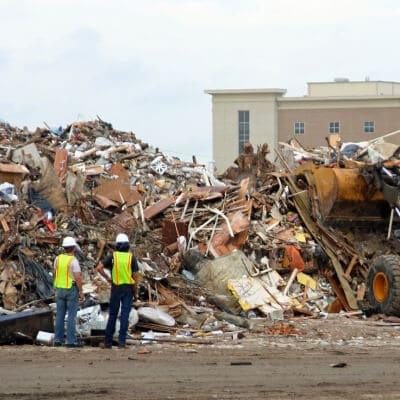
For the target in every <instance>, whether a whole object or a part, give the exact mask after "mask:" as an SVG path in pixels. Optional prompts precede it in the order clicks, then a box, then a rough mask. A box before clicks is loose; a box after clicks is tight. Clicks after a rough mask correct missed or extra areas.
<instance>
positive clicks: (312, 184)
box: [297, 165, 388, 220]
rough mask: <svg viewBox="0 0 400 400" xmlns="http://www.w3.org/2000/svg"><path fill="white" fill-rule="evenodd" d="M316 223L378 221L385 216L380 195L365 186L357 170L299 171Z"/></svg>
mask: <svg viewBox="0 0 400 400" xmlns="http://www.w3.org/2000/svg"><path fill="white" fill-rule="evenodd" d="M297 174H300V175H304V176H305V178H306V181H307V183H308V185H309V189H310V192H311V193H310V194H311V196H312V205H313V213H314V214H315V215H314V216H315V217H316V218H318V219H322V220H325V219H335V220H379V219H382V218H385V217H386V216H387V214H388V205H387V203H386V201H385V200H384V198H383V194H382V192H380V191H377V190H376V189H375V187H374V185H373V184H369V183H367V181H366V180H365V178H364V176H363V175H362V174H361V172H360V170H359V169H358V168H330V167H324V166H321V167H318V166H315V165H312V166H311V165H309V166H306V167H300V168H299V170H298V171H297Z"/></svg>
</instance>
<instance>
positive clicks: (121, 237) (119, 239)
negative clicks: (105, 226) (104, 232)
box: [115, 233, 129, 243]
mask: <svg viewBox="0 0 400 400" xmlns="http://www.w3.org/2000/svg"><path fill="white" fill-rule="evenodd" d="M115 243H129V238H128V236H127V235H125V233H118V235H117V238H116V239H115Z"/></svg>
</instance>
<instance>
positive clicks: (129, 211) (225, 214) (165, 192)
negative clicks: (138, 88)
mask: <svg viewBox="0 0 400 400" xmlns="http://www.w3.org/2000/svg"><path fill="white" fill-rule="evenodd" d="M333 139H334V138H330V140H331V142H332V143H328V147H326V148H324V149H304V148H302V147H301V145H300V144H299V143H297V142H293V143H289V144H288V143H285V144H280V147H279V149H277V150H276V151H277V154H278V162H277V163H276V164H272V163H271V162H269V161H268V159H267V155H268V153H269V150H268V147H267V145H263V146H259V147H258V148H257V150H254V149H253V147H252V146H251V145H250V144H247V145H246V146H245V152H244V153H243V154H242V155H240V156H239V157H238V159H237V160H235V163H234V165H233V166H232V167H230V168H229V169H228V170H227V171H226V172H225V173H223V174H222V175H221V176H219V177H215V176H214V175H213V173H212V171H209V170H208V169H207V168H206V167H205V166H204V165H201V164H199V163H197V162H196V159H195V157H194V159H193V162H183V161H181V160H179V159H177V158H175V157H170V156H167V155H165V154H163V153H162V152H161V151H160V150H159V149H157V148H154V147H152V146H150V145H148V144H146V143H144V142H142V141H141V140H139V139H138V138H137V137H136V135H135V134H134V133H132V132H122V131H119V130H116V129H114V128H113V127H112V125H111V124H109V123H107V122H104V121H102V120H101V119H100V118H98V119H97V120H95V121H88V122H75V123H72V124H71V125H69V126H67V127H66V128H64V129H63V128H61V129H50V128H45V129H43V128H37V129H36V131H34V132H30V131H28V130H27V129H18V128H14V127H12V126H10V125H8V124H5V123H0V259H1V264H0V307H1V308H0V315H1V314H2V315H3V316H0V331H1V330H2V329H3V327H5V326H8V327H9V326H12V323H11V322H10V321H12V320H13V319H15V320H16V321H17V320H18V319H20V318H21V316H23V315H26V316H28V315H29V318H28V320H27V321H32V320H35V313H38V314H37V315H39V316H41V318H42V314H40V313H41V312H42V310H53V311H54V310H55V307H54V291H53V286H52V280H53V279H52V263H53V260H54V258H55V257H56V255H57V254H59V253H60V251H61V248H60V243H61V239H62V237H64V236H66V235H72V236H74V237H76V238H77V241H78V244H79V247H80V248H79V251H78V258H79V261H80V263H81V265H82V268H83V277H84V293H85V296H86V299H85V301H84V303H83V304H81V310H80V311H79V313H78V333H79V335H80V337H81V338H82V340H85V341H86V342H87V343H91V344H96V343H99V342H100V341H101V338H102V335H103V334H104V328H105V323H106V318H107V313H106V309H107V302H108V297H109V289H110V287H109V284H108V283H107V282H106V281H105V280H104V279H103V278H102V277H100V276H99V275H97V273H96V272H95V270H94V268H95V266H96V264H97V262H98V261H99V260H101V259H102V257H103V255H105V254H106V253H108V252H110V251H111V250H112V248H113V241H114V238H115V235H116V233H118V232H124V233H126V234H127V235H128V236H129V237H130V240H131V243H132V248H133V249H134V252H135V255H136V257H137V258H138V261H139V267H140V276H141V279H140V281H139V284H138V287H137V299H136V301H135V304H134V305H133V308H132V313H131V318H130V332H131V341H132V343H134V342H135V341H139V342H145V343H151V342H154V341H163V340H164V341H171V340H177V341H179V342H180V343H181V342H182V343H184V342H185V341H186V343H196V340H197V341H198V343H203V344H207V343H211V342H208V341H207V340H205V339H213V338H215V337H217V336H218V335H225V334H226V333H229V334H230V335H232V332H233V333H235V332H236V337H237V335H238V334H239V333H242V332H243V331H247V330H249V329H250V330H251V329H257V328H256V327H257V326H259V325H260V324H267V325H268V324H270V328H268V329H269V330H267V332H269V334H271V335H277V334H292V333H293V332H295V330H293V328H292V326H291V325H290V324H288V323H287V322H284V320H289V319H293V318H296V317H301V318H316V317H319V318H325V317H326V315H327V313H336V314H337V313H339V312H341V313H342V314H343V313H344V314H346V313H347V315H351V316H352V317H353V318H359V316H360V315H363V312H365V311H366V310H368V309H369V308H371V307H369V306H368V305H365V304H364V303H365V300H366V298H365V284H364V281H365V279H366V277H367V272H368V266H369V260H370V259H372V256H374V255H376V254H377V253H379V252H382V250H383V249H382V248H381V249H375V250H371V249H370V248H367V245H365V246H364V245H363V241H362V240H360V241H359V242H358V243H356V241H354V237H353V238H352V237H351V235H352V234H353V235H354V234H355V233H354V231H353V232H351V231H350V230H349V231H347V232H346V233H343V231H340V230H338V229H336V228H332V227H330V226H328V225H326V224H325V223H323V222H322V221H323V218H321V215H323V214H324V212H323V211H324V210H321V209H320V208H319V209H318V207H319V206H320V205H321V204H319V203H318V201H317V200H316V194H315V193H314V194H313V192H312V188H313V187H312V185H311V184H310V182H312V179H311V178H310V177H311V176H315V174H318V172H317V173H316V172H315V170H316V169H318V168H319V166H320V165H325V166H326V165H329V166H331V167H332V166H336V167H338V168H339V166H341V165H346V166H349V165H350V164H351V165H352V166H354V165H357V168H360V165H361V164H362V165H363V168H364V170H365V171H367V170H368V165H376V163H382V162H386V163H391V164H390V165H389V164H387V168H388V169H390V168H392V169H393V168H397V165H398V159H397V158H396V154H397V151H398V147H396V146H388V145H387V144H386V145H380V143H379V142H376V143H375V142H374V143H367V144H365V145H364V146H362V145H359V144H353V147H352V148H351V149H350V148H349V146H347V147H346V146H345V147H341V148H340V147H339V141H338V140H336V141H334V140H333ZM350 147H351V146H350ZM346 149H347V150H346ZM342 150H343V151H342ZM345 154H347V156H346V155H345ZM393 156H395V157H393ZM388 160H389V161H388ZM394 160H396V161H394ZM307 165H308V167H307ZM310 165H312V166H310ZM299 168H300V170H299ZM331 169H332V168H331ZM296 171H297V172H296ZM298 171H301V172H298ZM312 174H314V175H312ZM365 176H366V175H365ZM371 176H372V175H371ZM307 179H308V181H307ZM371 179H372V178H371ZM306 181H307V185H306ZM313 196H314V197H313ZM317 203H318V204H317ZM325 211H326V210H325ZM329 211H331V210H329ZM393 232H394V233H393V234H392V237H393V240H395V233H396V231H395V230H394V231H393ZM396 240H397V239H396ZM365 243H367V237H365ZM368 243H371V241H369V242H368ZM387 246H388V247H387V248H389V247H390V244H388V245H387ZM387 248H386V247H385V249H386V250H387ZM384 251H385V250H384ZM360 309H361V310H362V311H358V310H360ZM135 310H137V311H135ZM351 313H353V314H351ZM42 320H43V321H44V324H40V321H39V320H36V322H35V323H31V324H25V325H26V326H28V328H29V329H25V331H26V332H25V331H24V327H23V325H21V324H19V328H18V330H15V331H13V334H12V333H11V334H10V328H7V329H8V330H7V335H1V334H0V343H10V342H17V343H19V342H21V341H22V342H26V341H28V342H34V341H35V339H36V335H37V334H38V333H39V331H47V332H49V331H50V332H51V330H50V329H49V323H48V318H47V314H46V318H44V319H43V318H42ZM276 321H281V322H278V325H277V322H276ZM20 325H21V326H20ZM32 327H33V328H32ZM117 331H118V329H117ZM161 333H163V334H161ZM41 337H46V336H45V335H43V333H41ZM173 338H175V339H173ZM46 340H47V339H46ZM201 340H203V342H201ZM39 342H40V341H39ZM41 343H43V340H42V342H41Z"/></svg>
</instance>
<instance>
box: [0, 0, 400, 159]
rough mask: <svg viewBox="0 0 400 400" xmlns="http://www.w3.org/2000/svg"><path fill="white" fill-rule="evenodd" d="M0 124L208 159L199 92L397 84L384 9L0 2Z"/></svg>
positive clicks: (392, 7)
mask: <svg viewBox="0 0 400 400" xmlns="http://www.w3.org/2000/svg"><path fill="white" fill-rule="evenodd" d="M0 15H1V24H0V77H1V79H0V91H1V94H2V96H1V98H0V117H3V118H6V119H8V120H9V121H10V122H11V123H14V124H18V125H25V124H28V125H30V126H34V125H37V124H41V123H42V121H43V120H46V121H47V122H48V123H50V124H54V125H56V124H65V123H67V122H70V121H71V120H72V119H75V118H76V117H77V116H78V114H81V115H85V116H87V117H94V116H95V115H96V114H99V115H101V116H102V117H103V118H106V119H109V120H111V121H112V122H114V124H115V125H116V126H117V127H120V128H123V129H132V130H135V131H136V132H137V133H138V135H139V136H141V137H143V138H144V139H145V140H149V141H150V142H152V143H154V144H157V145H159V146H160V147H164V148H167V149H168V150H172V151H176V152H177V153H180V154H185V155H187V156H190V155H191V154H192V153H193V152H196V153H197V154H199V155H204V157H209V156H210V142H211V140H210V139H211V138H210V134H211V122H210V121H211V115H210V109H211V106H210V99H209V98H208V96H206V95H204V94H203V89H204V88H210V87H218V88H223V87H269V86H270V87H284V88H288V89H289V93H290V94H302V93H303V92H304V90H305V82H306V81H307V80H320V79H321V80H327V79H332V78H333V77H335V76H337V75H339V76H342V75H344V76H348V77H349V78H353V79H363V78H364V77H365V76H366V75H370V76H371V78H372V79H374V78H376V79H393V80H396V79H397V80H398V79H400V77H399V76H398V72H397V71H398V64H399V61H400V57H399V56H397V54H396V52H395V51H393V49H394V48H395V46H396V44H397V37H399V33H400V28H399V25H398V24H397V19H398V15H399V7H398V5H397V2H395V1H386V0H384V1H379V2H377V1H372V0H353V1H351V2H350V1H348V0H346V1H345V0H336V1H333V0H324V1H321V0H319V1H317V0H307V1H301V0H297V1H294V0H280V1H276V0H273V1H270V0H247V1H245V0H213V1H211V0H146V1H138V0H132V1H128V0H114V1H109V0H107V1H105V0H57V1H54V0H25V1H23V0H19V1H15V0H8V1H7V0H2V1H0Z"/></svg>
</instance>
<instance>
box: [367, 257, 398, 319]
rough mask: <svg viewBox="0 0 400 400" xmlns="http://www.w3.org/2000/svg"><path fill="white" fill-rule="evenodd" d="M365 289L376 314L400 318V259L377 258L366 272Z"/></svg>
mask: <svg viewBox="0 0 400 400" xmlns="http://www.w3.org/2000/svg"><path fill="white" fill-rule="evenodd" d="M367 289H368V291H367V296H368V300H369V302H370V303H371V306H372V308H373V309H375V310H376V312H377V313H382V314H386V315H396V316H400V257H398V256H395V255H386V256H380V257H378V258H377V259H376V260H375V261H374V263H373V264H372V266H371V268H370V270H369V272H368V277H367Z"/></svg>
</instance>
